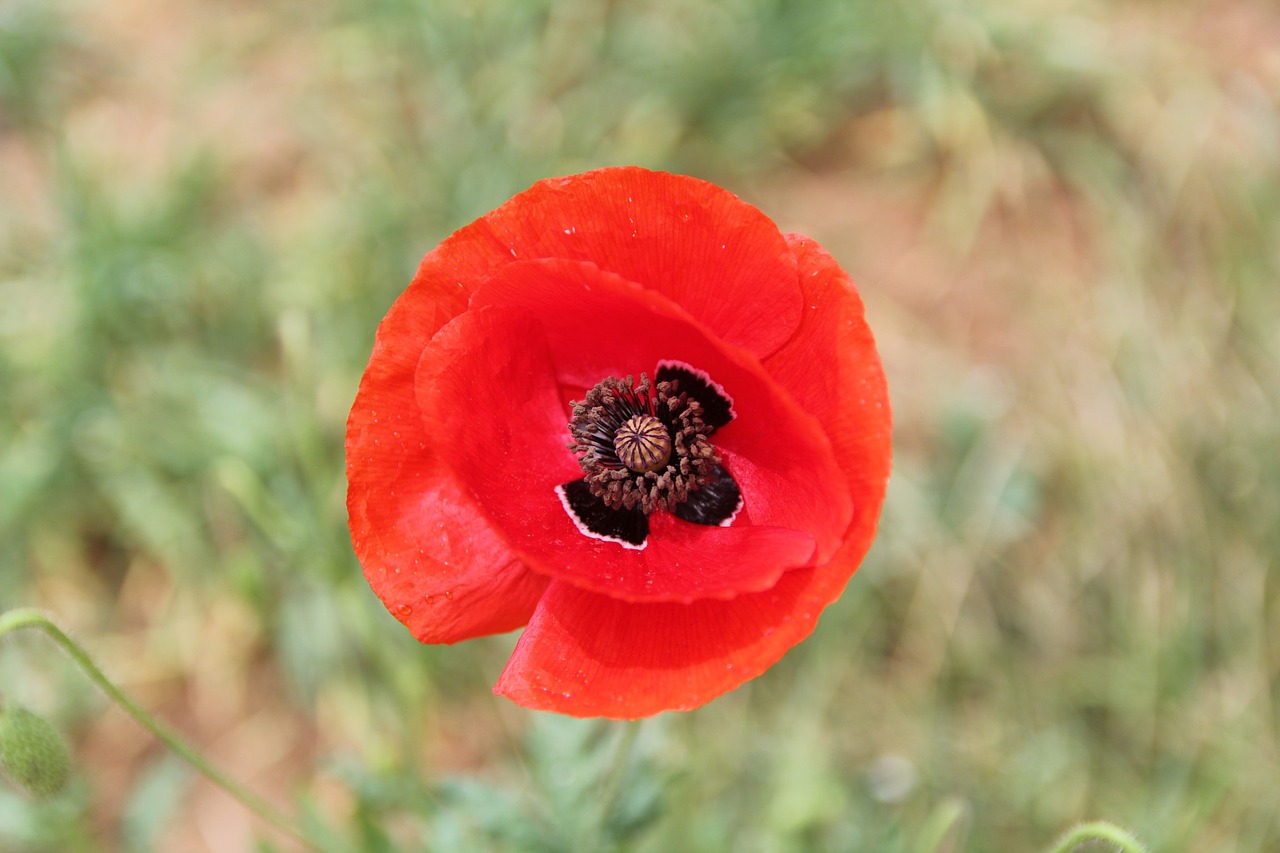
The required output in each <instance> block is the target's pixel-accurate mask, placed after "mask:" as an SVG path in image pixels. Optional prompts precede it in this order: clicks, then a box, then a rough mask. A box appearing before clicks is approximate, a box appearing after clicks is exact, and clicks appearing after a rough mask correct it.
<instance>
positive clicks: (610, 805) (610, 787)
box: [589, 720, 641, 850]
mask: <svg viewBox="0 0 1280 853" xmlns="http://www.w3.org/2000/svg"><path fill="white" fill-rule="evenodd" d="M621 725H622V734H621V735H620V736H619V737H618V745H617V747H615V748H614V750H613V762H612V766H611V767H610V768H609V773H608V775H607V776H605V778H604V779H603V780H602V782H601V787H600V797H599V802H600V810H599V814H598V815H597V820H596V826H595V830H596V843H595V844H593V845H592V846H591V848H589V849H594V850H601V849H604V845H605V842H606V840H607V839H608V837H609V818H611V817H613V810H614V808H615V807H616V806H617V804H618V797H619V795H620V794H621V793H622V782H623V779H625V778H626V775H627V765H629V764H630V763H631V755H632V753H633V752H635V746H636V740H637V739H638V737H639V735H640V725H641V724H640V722H639V721H637V720H628V721H626V722H624V723H622V724H621Z"/></svg>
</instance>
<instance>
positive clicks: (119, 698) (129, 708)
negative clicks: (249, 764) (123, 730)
mask: <svg viewBox="0 0 1280 853" xmlns="http://www.w3.org/2000/svg"><path fill="white" fill-rule="evenodd" d="M23 628H36V629H38V630H40V631H43V632H44V633H45V634H46V635H47V636H48V637H49V639H51V640H53V641H54V643H56V644H57V645H58V646H60V647H61V648H62V650H63V651H65V652H66V653H67V654H68V655H70V656H71V659H72V660H73V661H75V662H76V663H77V664H78V665H79V666H80V669H82V670H83V671H84V673H85V675H87V676H88V677H89V680H90V681H92V682H93V683H94V684H96V685H98V687H100V688H102V691H103V692H104V693H106V694H107V697H108V698H109V699H111V701H113V702H115V703H116V704H117V705H119V706H120V707H121V708H122V709H123V710H124V711H125V713H127V714H128V715H129V716H131V717H133V718H134V719H135V720H136V721H137V722H138V725H140V726H142V727H143V728H144V729H146V730H147V731H149V732H151V734H153V735H155V737H156V738H157V739H158V740H160V741H161V742H162V743H163V744H164V745H165V746H167V747H169V749H171V750H173V752H175V753H176V754H177V755H178V756H179V757H181V758H182V759H183V760H185V761H186V762H187V763H188V764H190V765H191V766H192V767H194V768H195V769H196V770H198V771H199V772H200V773H202V774H204V776H205V778H207V779H208V780H209V781H211V782H213V783H214V784H215V785H217V786H218V787H219V788H221V789H222V790H224V791H226V792H227V793H228V794H230V795H231V796H232V797H235V798H236V799H237V800H239V801H240V802H241V803H242V804H243V805H244V807H245V808H247V809H249V811H251V812H253V813H254V814H256V815H257V816H258V817H260V818H262V819H263V820H265V821H266V822H267V823H269V824H271V825H272V826H274V827H275V828H276V829H278V830H280V831H281V832H283V833H285V834H286V835H289V836H291V837H293V838H295V839H297V840H298V841H301V842H303V843H304V844H306V845H307V846H311V842H310V840H309V839H308V838H307V837H306V835H305V834H304V833H303V832H302V831H301V830H300V829H298V828H297V827H296V826H295V825H294V823H293V822H292V821H291V820H289V818H287V817H285V816H284V814H283V813H281V812H279V811H277V810H276V809H275V808H274V807H272V806H271V805H269V804H268V803H267V801H266V800H264V799H262V798H261V797H259V796H258V795H257V794H255V793H253V792H252V791H250V790H249V789H248V788H246V787H245V786H244V785H242V784H240V783H239V782H237V781H236V780H235V779H233V778H231V777H230V776H228V775H227V774H226V773H223V772H222V771H221V770H219V769H218V768H216V767H214V766H213V765H212V764H211V763H210V762H209V759H207V758H205V756H204V755H203V754H201V753H200V752H199V751H198V750H197V749H196V748H195V747H193V746H191V745H190V744H188V743H187V742H186V741H184V740H183V739H182V738H181V737H180V736H179V735H178V734H177V733H176V732H175V731H174V730H173V729H171V728H169V727H168V726H166V725H165V724H164V723H162V722H160V721H159V720H157V719H156V718H155V717H153V716H151V714H150V713H148V712H147V711H146V710H145V709H144V708H142V706H141V705H139V704H137V703H136V702H134V701H133V700H132V699H130V698H129V697H128V695H126V694H125V692H124V691H123V690H121V689H120V688H119V687H116V685H115V684H114V683H113V682H112V681H111V679H109V678H107V676H106V675H105V674H104V673H103V671H102V670H101V669H99V668H98V665H97V664H95V663H94V662H93V659H92V658H90V657H89V653H88V652H86V651H85V650H84V648H83V647H81V646H80V644H79V643H77V642H76V641H75V640H73V639H71V637H69V636H67V633H66V632H65V631H63V630H62V629H61V628H59V627H58V626H57V625H56V624H54V622H53V620H52V619H50V618H49V617H48V616H46V615H45V614H44V613H42V612H41V611H39V610H35V609H33V608H29V607H20V608H17V609H14V610H8V611H6V612H4V613H0V637H3V636H4V635H5V634H8V633H9V632H10V631H17V630H20V629H23Z"/></svg>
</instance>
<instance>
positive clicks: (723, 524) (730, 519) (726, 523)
mask: <svg viewBox="0 0 1280 853" xmlns="http://www.w3.org/2000/svg"><path fill="white" fill-rule="evenodd" d="M746 505H747V499H746V498H744V497H743V496H742V489H741V488H739V489H738V505H737V506H735V507H734V508H733V512H731V513H729V517H728V518H726V519H725V520H724V521H722V522H720V523H719V524H718V525H716V526H717V527H728V526H729V525H730V524H733V520H734V519H735V518H737V517H738V513H740V512H742V508H743V507H744V506H746Z"/></svg>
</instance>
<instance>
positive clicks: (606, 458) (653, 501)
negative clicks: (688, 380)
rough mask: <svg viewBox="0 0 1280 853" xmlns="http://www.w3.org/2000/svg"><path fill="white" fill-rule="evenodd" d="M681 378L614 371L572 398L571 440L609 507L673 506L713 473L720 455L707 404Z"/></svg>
mask: <svg viewBox="0 0 1280 853" xmlns="http://www.w3.org/2000/svg"><path fill="white" fill-rule="evenodd" d="M679 386H680V380H679V379H672V380H668V381H663V382H659V383H657V385H656V386H655V385H653V384H652V383H651V382H650V381H649V377H648V376H646V375H645V374H643V373H642V374H640V382H639V383H634V382H633V380H632V377H630V376H628V377H626V378H625V379H618V378H617V377H614V376H610V377H609V378H607V379H604V380H602V381H600V382H599V383H598V384H597V385H596V386H595V387H594V388H592V389H591V390H590V391H588V392H587V396H586V397H585V398H584V399H583V400H582V401H581V402H578V401H574V402H573V403H572V406H573V418H572V419H571V420H570V421H569V432H570V434H571V435H572V436H573V443H572V444H570V445H569V449H570V450H572V451H573V452H574V453H575V454H577V456H578V464H579V465H581V466H582V471H583V473H584V474H586V477H585V478H584V479H585V480H586V483H587V486H588V488H589V489H590V490H591V494H593V495H595V496H596V497H598V498H600V499H601V500H602V501H603V502H604V503H605V505H606V506H608V507H610V508H612V509H628V510H629V509H634V508H636V507H639V508H640V509H641V510H643V511H644V512H645V513H646V514H648V513H650V512H652V511H653V510H655V509H658V508H662V509H665V510H667V511H668V512H672V511H674V510H675V508H676V506H678V505H679V504H682V503H684V502H685V501H687V500H688V499H689V494H690V493H691V492H695V491H697V490H698V489H699V488H701V487H702V486H703V485H705V484H706V483H708V482H711V481H712V480H713V479H714V478H715V477H716V472H717V466H718V463H719V462H720V457H719V456H717V455H716V452H715V448H714V447H712V446H711V443H710V442H709V441H708V440H707V438H708V436H709V435H710V434H711V433H712V432H713V431H714V430H713V429H712V428H710V427H708V426H707V424H706V422H705V421H704V420H703V411H702V404H701V403H700V402H698V401H697V400H695V399H693V398H691V397H690V396H689V394H688V393H687V392H683V391H681V390H680V387H679Z"/></svg>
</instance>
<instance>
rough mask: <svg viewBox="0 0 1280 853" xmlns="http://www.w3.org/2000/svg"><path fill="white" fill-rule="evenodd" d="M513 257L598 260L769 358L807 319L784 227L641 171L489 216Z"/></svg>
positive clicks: (518, 199) (546, 192) (555, 184)
mask: <svg viewBox="0 0 1280 853" xmlns="http://www.w3.org/2000/svg"><path fill="white" fill-rule="evenodd" d="M482 222H483V223H485V225H486V226H487V227H488V228H489V229H491V233H492V236H493V239H494V240H495V241H496V243H498V244H500V245H501V247H503V249H504V250H506V251H508V252H509V253H510V257H513V258H518V259H522V260H527V259H534V258H566V259H570V260H581V261H590V262H591V263H594V264H596V265H597V266H599V267H600V268H601V269H605V270H608V271H609V272H612V273H616V274H618V275H619V276H621V277H622V278H625V279H627V280H628V281H633V282H636V283H638V284H640V285H641V286H643V287H646V288H650V289H652V290H656V291H658V292H659V293H662V294H663V295H665V296H667V297H668V298H670V299H671V300H672V301H674V302H676V303H677V304H678V305H680V307H682V308H684V309H685V310H686V311H688V312H689V313H690V314H692V315H693V316H694V317H696V318H697V319H698V320H699V321H700V322H702V323H704V324H706V326H707V327H708V328H709V329H710V330H711V331H712V333H713V334H714V335H715V336H716V337H718V338H721V339H723V340H726V341H728V342H730V343H733V344H737V345H738V346H741V347H744V348H746V349H747V350H750V351H751V352H752V353H754V354H755V355H756V356H758V357H764V356H766V355H768V354H769V353H771V352H773V351H774V350H776V349H777V348H778V347H779V346H781V345H782V343H783V342H784V341H786V340H787V339H788V338H789V337H790V336H791V334H792V332H793V331H794V330H795V328H796V325H797V324H798V323H799V321H800V312H801V306H802V302H801V299H800V292H799V289H798V288H797V287H796V270H795V260H794V258H793V256H792V254H791V252H790V251H789V250H788V248H787V245H786V242H785V240H784V239H783V237H782V235H781V234H780V233H779V231H778V228H777V226H776V225H775V224H774V223H773V221H772V220H770V219H769V218H768V217H767V216H765V215H764V214H763V213H761V212H760V211H759V210H757V209H756V208H754V207H752V206H751V205H749V204H747V203H746V202H744V201H742V200H741V199H740V198H738V197H737V196H735V195H734V194H733V193H730V192H728V191H727V190H723V189H721V188H719V187H717V186H715V185H714V184H709V183H707V182H706V181H700V180H697V179H696V178H689V177H685V176H683V175H671V174H667V173H666V172H651V171H648V170H647V169H641V168H638V167H635V166H621V167H614V168H608V169H598V170H596V171H592V172H586V173H585V174H581V175H573V176H570V177H566V178H553V179H549V180H545V181H540V182H539V183H537V184H534V185H533V186H532V187H530V188H529V189H528V190H526V191H525V192H523V193H520V194H519V195H517V196H515V197H514V198H512V199H511V200H510V201H508V202H507V203H506V204H504V205H503V206H502V207H500V208H498V209H497V210H495V211H493V212H492V213H490V214H488V215H487V216H485V217H484V218H483V220H482Z"/></svg>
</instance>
